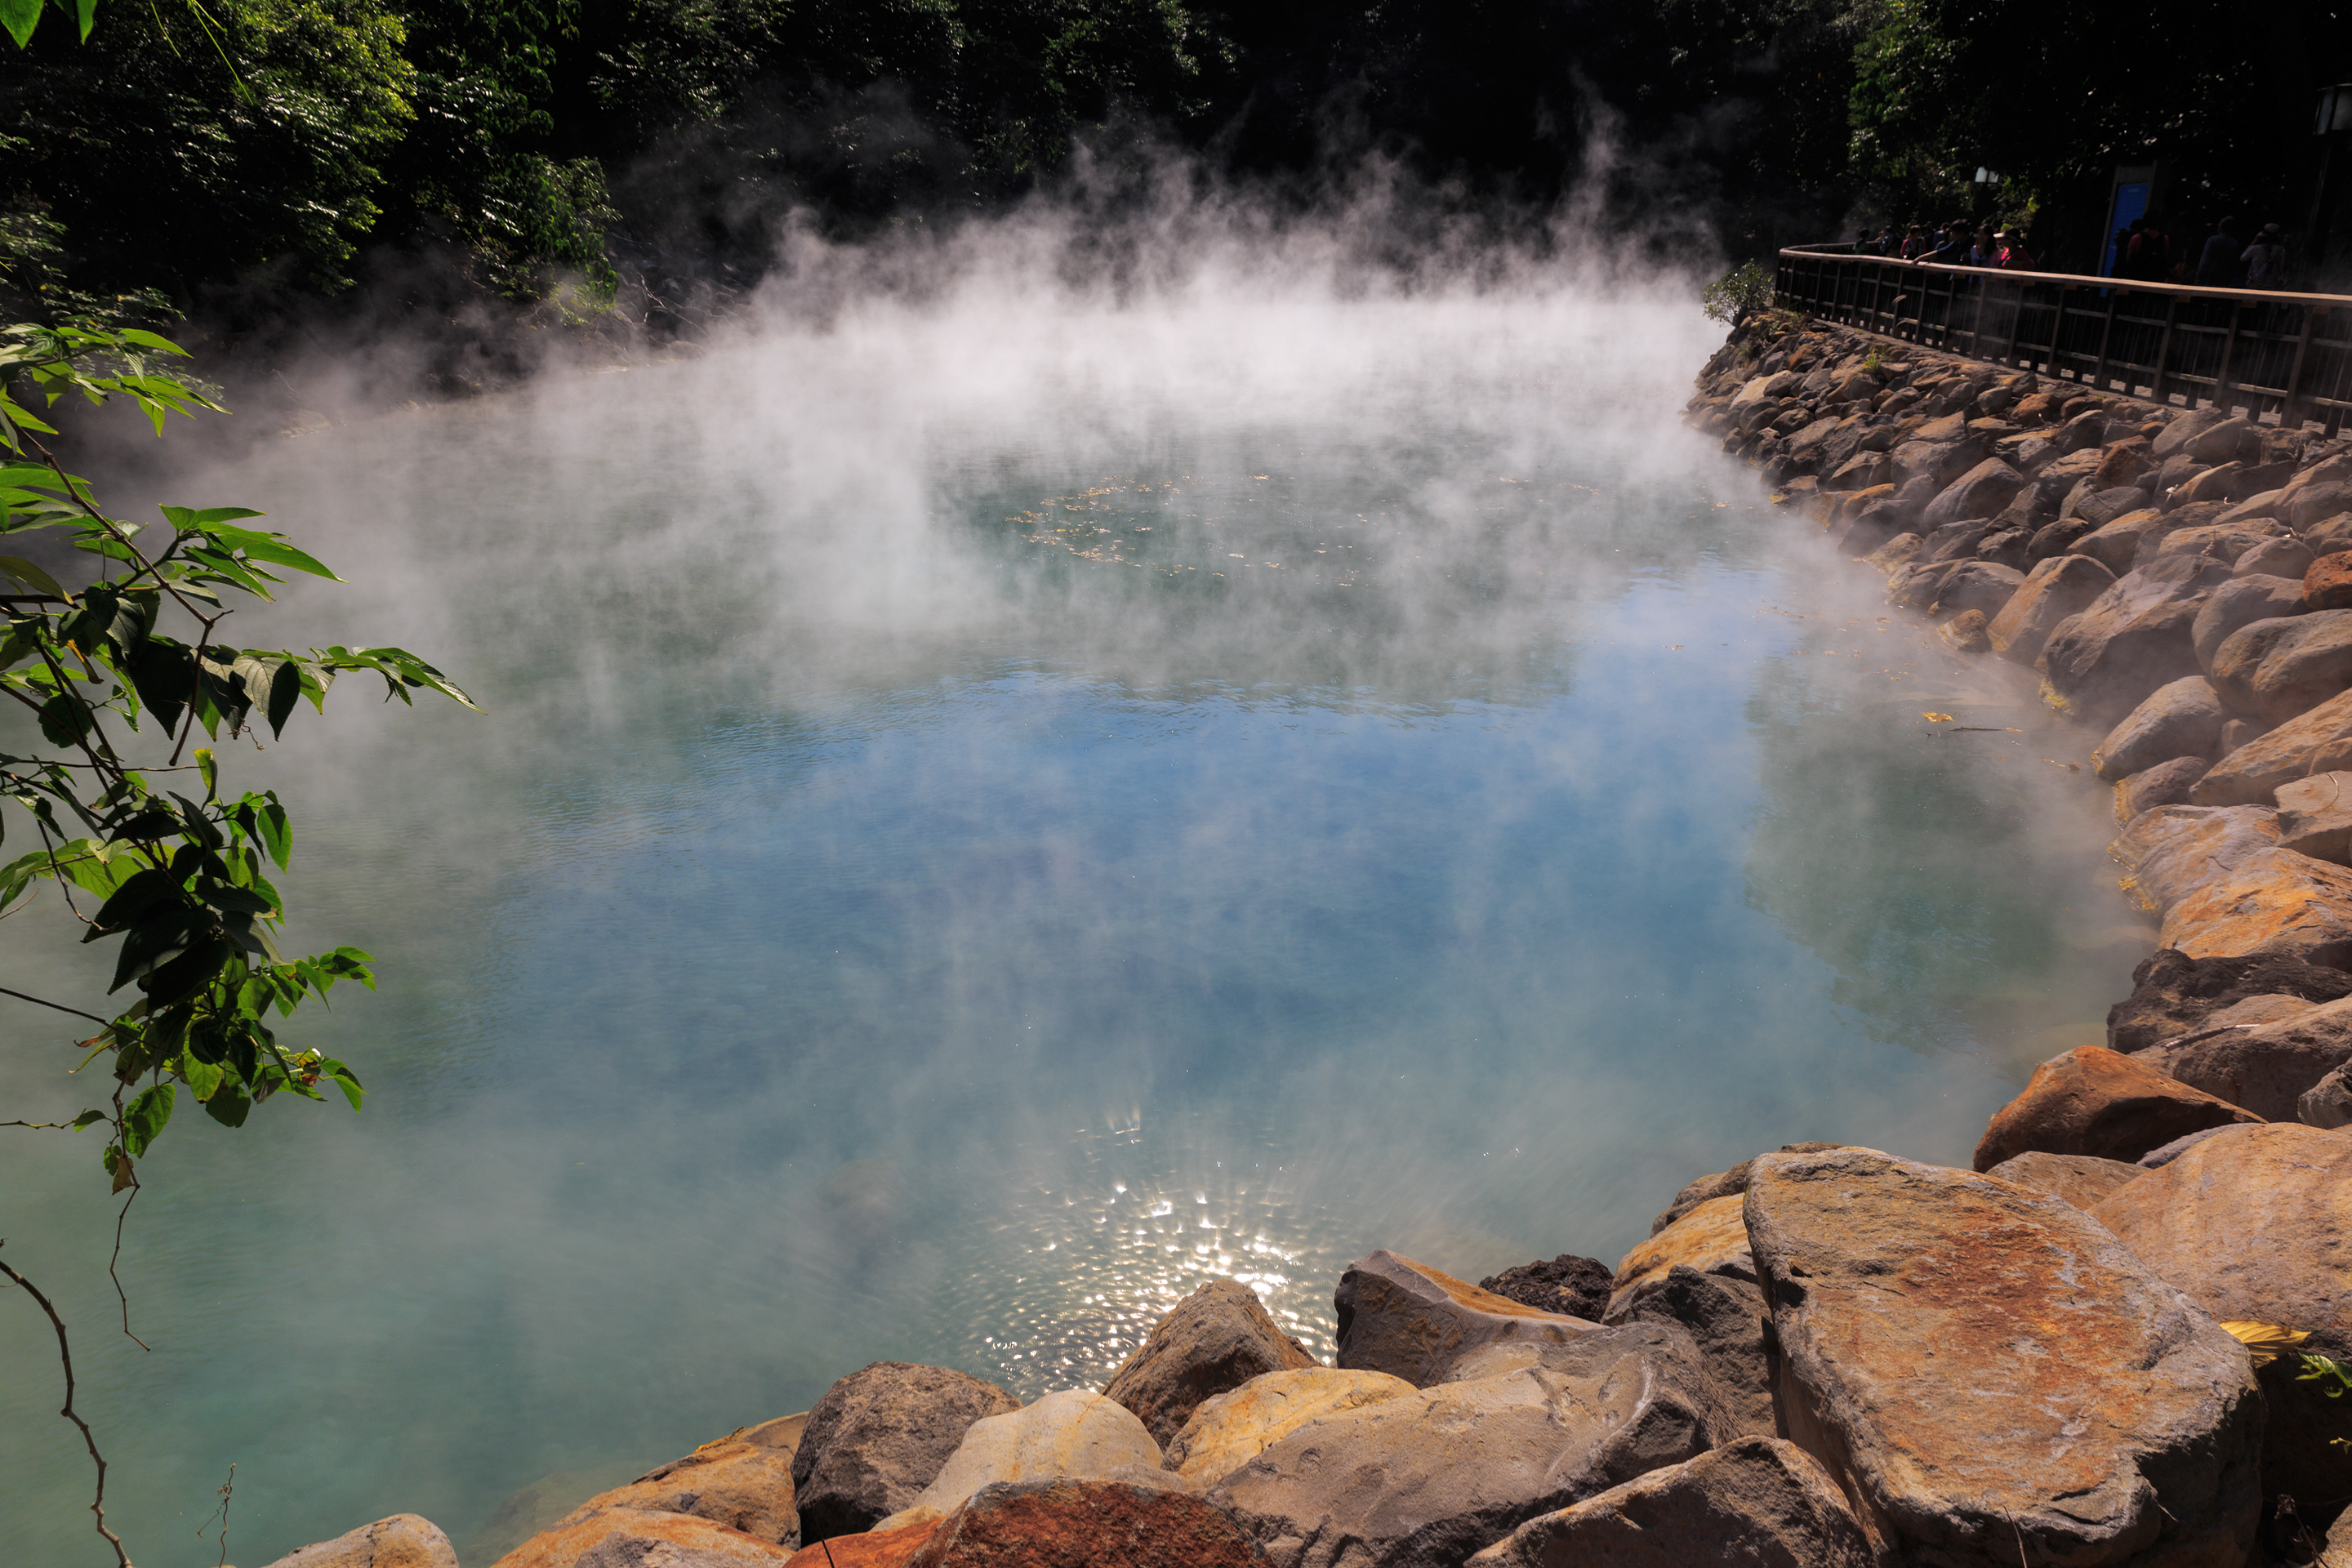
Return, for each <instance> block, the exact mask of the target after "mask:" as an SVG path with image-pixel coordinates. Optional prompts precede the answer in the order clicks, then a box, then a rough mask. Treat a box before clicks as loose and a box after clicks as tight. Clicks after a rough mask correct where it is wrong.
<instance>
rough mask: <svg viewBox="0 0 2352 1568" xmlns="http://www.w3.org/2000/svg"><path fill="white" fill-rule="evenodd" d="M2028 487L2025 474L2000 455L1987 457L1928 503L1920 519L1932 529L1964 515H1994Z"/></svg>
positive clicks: (1959, 518)
mask: <svg viewBox="0 0 2352 1568" xmlns="http://www.w3.org/2000/svg"><path fill="white" fill-rule="evenodd" d="M2024 488H2025V476H2024V475H2023V474H2021V473H2019V472H2018V471H2017V470H2016V469H2015V468H2011V467H2010V466H2009V465H2008V464H2007V463H2004V462H2002V461H2001V460H2000V458H1985V459H1984V460H1983V461H1982V462H1980V463H1979V464H1977V465H1976V466H1975V467H1974V468H1970V469H1969V471H1968V472H1967V473H1965V474H1962V475H1961V476H1960V477H1959V478H1958V479H1954V480H1953V481H1952V482H1951V483H1950V484H1949V485H1947V486H1946V487H1945V488H1944V489H1943V491H1942V493H1940V494H1939V495H1937V497H1936V499H1935V500H1932V501H1929V502H1928V503H1927V511H1926V512H1925V513H1923V514H1922V515H1921V518H1920V521H1921V522H1922V523H1923V524H1924V525H1926V526H1927V527H1928V528H1930V529H1934V528H1940V527H1942V526H1943V525H1944V524H1946V523H1950V522H1958V521H1961V520H1962V519H1964V518H1977V517H1991V516H1993V515H1995V514H1996V513H1998V512H1999V511H2000V510H2001V509H2002V508H2003V507H2005V506H2007V505H2008V504H2009V503H2010V501H2011V499H2012V498H2014V497H2015V496H2016V494H2017V492H2018V491H2019V490H2021V489H2024Z"/></svg>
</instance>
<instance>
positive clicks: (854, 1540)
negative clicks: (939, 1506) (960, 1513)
mask: <svg viewBox="0 0 2352 1568" xmlns="http://www.w3.org/2000/svg"><path fill="white" fill-rule="evenodd" d="M941 1522H943V1521H940V1520H936V1519H927V1520H925V1521H922V1522H921V1523H920V1524H909V1525H906V1526H904V1527H902V1528H900V1529H898V1530H873V1531H859V1532H858V1533H857V1534H856V1535H836V1536H835V1537H834V1538H833V1539H831V1540H830V1541H820V1542H817V1543H816V1544H815V1545H814V1546H806V1547H803V1548H802V1549H801V1550H800V1551H798V1552H793V1555H792V1557H791V1559H790V1562H789V1568H907V1564H908V1563H910V1562H912V1561H913V1560H914V1556H915V1553H917V1552H920V1551H921V1550H922V1549H923V1548H924V1547H925V1546H927V1545H929V1543H930V1540H931V1537H932V1536H934V1535H936V1534H938V1533H939V1529H940V1524H941Z"/></svg>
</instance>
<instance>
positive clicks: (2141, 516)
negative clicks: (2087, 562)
mask: <svg viewBox="0 0 2352 1568" xmlns="http://www.w3.org/2000/svg"><path fill="white" fill-rule="evenodd" d="M2174 526H2175V525H2174V524H2173V523H2172V522H2171V521H2170V520H2169V519H2168V518H2167V517H2166V516H2165V515H2164V513H2162V512H2160V511H2158V510H2156V509H2155V508H2154V507H2152V506H2151V507H2140V508H2138V509H2137V510H2132V511H2127V512H2125V513H2124V514H2123V515H2122V516H2120V517H2118V518H2116V519H2115V520H2114V521H2109V522H2105V523H2102V524H2100V525H2099V526H2098V527H2097V528H2095V529H2093V530H2092V531H2090V532H2088V533H2086V534H2084V535H2083V537H2082V538H2080V539H2078V540H2076V541H2075V542H2074V543H2072V544H2070V545H2068V546H2067V547H2066V549H2067V553H2069V554H2071V555H2087V556H2089V557H2090V558H2091V559H2092V560H2094V561H2095V562H2097V563H2099V564H2100V565H2102V566H2104V567H2105V568H2106V569H2107V570H2108V571H2110V572H2113V573H2114V574H2116V576H2118V577H2120V576H2122V575H2123V574H2125V573H2126V572H2129V571H2130V570H2131V569H2132V567H2133V564H2134V563H2136V562H2137V561H2138V559H2139V552H2140V547H2141V546H2142V545H2143V544H2145V543H2146V542H2147V541H2149V540H2150V539H2161V538H2162V537H2163V536H2164V535H2165V534H2167V533H2168V532H2170V531H2171V530H2172V528H2173V527H2174Z"/></svg>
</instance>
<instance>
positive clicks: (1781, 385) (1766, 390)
mask: <svg viewBox="0 0 2352 1568" xmlns="http://www.w3.org/2000/svg"><path fill="white" fill-rule="evenodd" d="M1802 380H1804V377H1802V376H1801V375H1799V374H1797V373H1796V372H1794V371H1791V370H1784V371H1779V372H1776V373H1774V374H1770V375H1759V376H1757V377H1755V378H1753V379H1752V380H1750V381H1748V383H1747V384H1744V385H1743V386H1741V387H1740V389H1739V390H1738V392H1736V393H1734V394H1733V395H1732V398H1731V406H1732V407H1734V408H1751V407H1753V406H1755V405H1757V404H1759V403H1762V402H1763V401H1765V399H1767V398H1772V397H1785V396H1787V395H1789V394H1790V393H1791V392H1794V391H1795V390H1796V389H1797V384H1798V383H1800V382H1801V381H1802Z"/></svg>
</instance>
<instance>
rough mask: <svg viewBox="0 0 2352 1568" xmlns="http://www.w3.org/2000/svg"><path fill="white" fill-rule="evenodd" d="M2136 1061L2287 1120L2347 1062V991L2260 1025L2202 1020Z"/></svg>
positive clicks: (2351, 1032) (2350, 1012)
mask: <svg viewBox="0 0 2352 1568" xmlns="http://www.w3.org/2000/svg"><path fill="white" fill-rule="evenodd" d="M2139 1059H2140V1060H2142V1061H2145V1062H2147V1063H2148V1064H2149V1065H2150V1066H2152V1067H2154V1068H2157V1069H2158V1071H2160V1072H2167V1073H2170V1074H2171V1075H2172V1076H2173V1077H2174V1078H2176V1079H2179V1080H2180V1081H2181V1082H2182V1083H2185V1084H2187V1085H2189V1088H2191V1089H2203V1090H2204V1091H2205V1092H2206V1093H2208V1094H2210V1095H2213V1096H2215V1097H2216V1098H2218V1099H2221V1100H2228V1101H2229V1102H2230V1103H2231V1104H2232V1105H2242V1106H2244V1107H2245V1108H2246V1109H2247V1110H2251V1111H2252V1112H2253V1113H2254V1114H2255V1115H2257V1116H2259V1117H2261V1118H2262V1119H2263V1121H2294V1120H2295V1106H2296V1102H2297V1101H2298V1100H2301V1099H2302V1098H2303V1096H2304V1094H2305V1091H2306V1090H2308V1089H2312V1088H2313V1087H2314V1086H2315V1085H2316V1084H2317V1083H2318V1082H2319V1080H2320V1079H2323V1078H2326V1076H2327V1075H2328V1074H2329V1073H2331V1072H2333V1071H2335V1070H2336V1068H2339V1067H2342V1066H2343V1065H2344V1064H2345V1063H2346V1062H2347V1061H2352V997H2347V998H2346V999H2344V1000H2342V1001H2336V1002H2325V1003H2322V1004H2320V1005H2318V1006H2315V1007H2306V1008H2303V1009H2300V1010H2298V1011H2296V1012H2294V1013H2293V1014H2292V1015H2290V1016H2287V1017H2284V1018H2279V1019H2275V1020H2273V1022H2270V1023H2266V1024H2237V1023H2223V1022H2221V1020H2219V1019H2212V1020H2209V1021H2208V1022H2207V1024H2206V1026H2205V1027H2204V1028H2202V1029H2200V1030H2199V1031H2198V1032H2197V1033H2195V1034H2193V1035H2189V1036H2188V1037H2185V1038H2183V1039H2180V1040H2179V1041H2175V1042H2172V1043H2169V1044H2167V1045H2161V1046H2157V1047H2151V1048H2150V1049H2148V1050H2147V1051H2143V1052H2142V1053H2140V1057H2139Z"/></svg>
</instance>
